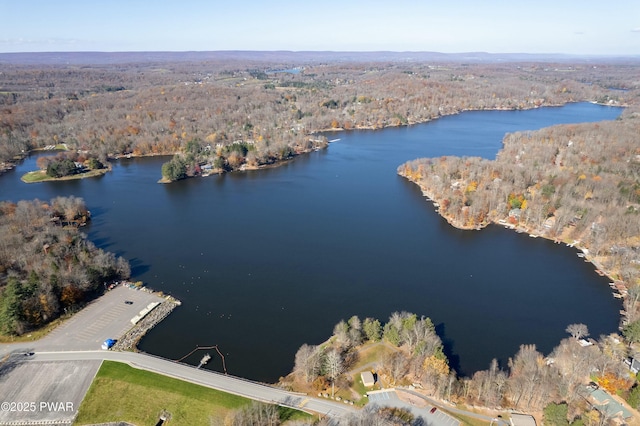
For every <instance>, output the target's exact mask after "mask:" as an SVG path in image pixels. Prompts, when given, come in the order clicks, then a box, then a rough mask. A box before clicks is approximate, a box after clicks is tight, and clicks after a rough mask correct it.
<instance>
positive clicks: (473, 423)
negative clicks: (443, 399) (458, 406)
mask: <svg viewBox="0 0 640 426" xmlns="http://www.w3.org/2000/svg"><path fill="white" fill-rule="evenodd" d="M443 411H444V412H446V413H447V414H449V415H450V416H451V417H455V418H456V419H458V420H460V422H461V423H462V424H463V425H465V426H487V425H488V424H489V423H491V422H488V421H486V420H480V419H476V418H474V417H469V416H463V415H461V414H458V413H452V412H450V411H447V410H443Z"/></svg>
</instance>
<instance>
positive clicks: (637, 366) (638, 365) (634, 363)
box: [629, 358, 640, 374]
mask: <svg viewBox="0 0 640 426" xmlns="http://www.w3.org/2000/svg"><path fill="white" fill-rule="evenodd" d="M629 370H631V372H632V373H633V374H638V372H639V371H640V361H638V360H637V359H635V358H631V364H630V365H629Z"/></svg>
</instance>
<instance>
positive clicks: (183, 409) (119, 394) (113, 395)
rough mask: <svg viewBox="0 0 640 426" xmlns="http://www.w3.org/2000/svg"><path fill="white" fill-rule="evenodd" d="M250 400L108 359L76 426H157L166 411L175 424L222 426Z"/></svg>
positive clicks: (288, 413)
mask: <svg viewBox="0 0 640 426" xmlns="http://www.w3.org/2000/svg"><path fill="white" fill-rule="evenodd" d="M249 405H251V400H249V399H246V398H242V397H239V396H235V395H231V394H228V393H225V392H220V391H217V390H214V389H210V388H207V387H204V386H199V385H195V384H192V383H189V382H184V381H182V380H178V379H173V378H171V377H166V376H163V375H161V374H156V373H151V372H148V371H144V370H138V369H136V368H133V367H130V366H129V365H127V364H122V363H119V362H113V361H104V362H103V363H102V367H101V368H100V370H99V371H98V374H96V377H95V379H94V381H93V383H92V384H91V387H90V388H89V391H88V392H87V395H86V396H85V398H84V400H83V401H82V404H81V405H80V409H79V413H78V418H77V420H76V423H75V424H77V425H86V424H95V423H106V422H113V421H127V422H129V423H132V424H136V425H154V424H156V423H157V421H158V419H159V416H160V414H161V413H162V412H163V410H166V411H167V412H168V413H170V415H171V421H170V422H168V423H169V424H171V425H208V424H211V423H212V421H214V422H216V421H219V422H220V423H221V424H222V422H223V421H224V419H225V418H226V417H227V416H228V414H229V413H230V412H231V411H234V410H237V409H240V408H242V407H245V406H249ZM291 411H292V410H284V409H283V410H282V411H281V417H283V418H287V419H300V418H304V416H307V414H305V413H302V412H295V413H292V412H291Z"/></svg>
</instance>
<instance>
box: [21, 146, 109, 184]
mask: <svg viewBox="0 0 640 426" xmlns="http://www.w3.org/2000/svg"><path fill="white" fill-rule="evenodd" d="M37 164H38V167H39V169H40V170H36V171H32V172H28V173H25V174H24V175H23V176H22V177H21V178H20V179H21V180H22V181H23V182H25V183H35V182H47V181H57V180H72V179H84V178H88V177H95V176H102V175H103V174H105V173H106V172H108V171H110V170H111V165H110V164H109V163H108V162H107V161H104V162H103V161H100V160H98V159H97V158H95V157H91V156H87V155H86V154H78V153H68V152H61V153H59V154H57V155H55V156H44V157H40V158H38V161H37Z"/></svg>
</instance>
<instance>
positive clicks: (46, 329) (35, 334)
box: [0, 314, 71, 343]
mask: <svg viewBox="0 0 640 426" xmlns="http://www.w3.org/2000/svg"><path fill="white" fill-rule="evenodd" d="M70 316H71V314H67V315H63V316H61V317H60V318H56V319H55V320H53V321H51V322H50V323H49V324H47V325H45V326H43V327H41V328H39V329H37V330H33V331H30V332H29V333H27V334H23V335H22V336H9V335H6V334H0V343H14V342H31V341H34V340H40V339H42V338H43V337H44V336H46V335H47V334H49V333H50V332H51V331H52V330H53V329H54V328H56V327H57V326H59V325H60V324H62V323H63V322H64V320H66V319H68V318H69V317H70Z"/></svg>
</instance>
